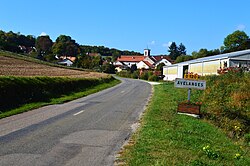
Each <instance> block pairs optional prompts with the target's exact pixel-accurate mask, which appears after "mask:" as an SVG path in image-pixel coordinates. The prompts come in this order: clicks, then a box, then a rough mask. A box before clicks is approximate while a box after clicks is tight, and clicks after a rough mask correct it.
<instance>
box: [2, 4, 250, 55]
mask: <svg viewBox="0 0 250 166" xmlns="http://www.w3.org/2000/svg"><path fill="white" fill-rule="evenodd" d="M0 5H1V9H0V30H3V31H5V32H9V31H13V32H15V33H17V32H20V33H21V34H24V35H34V36H36V37H38V36H40V35H41V34H47V35H49V36H50V38H51V39H52V40H53V41H55V40H56V38H57V37H58V36H59V35H68V36H71V38H73V39H74V40H76V42H77V43H78V44H81V45H92V46H105V47H109V48H116V49H120V50H129V51H137V52H141V53H143V50H144V49H145V48H149V49H151V54H153V55H160V54H169V52H168V46H169V44H170V43H171V42H176V44H177V45H179V44H180V43H183V44H184V45H185V47H186V50H187V53H188V54H191V53H192V52H193V51H199V50H200V49H201V48H206V49H208V50H211V49H217V48H220V47H221V46H222V45H223V41H224V38H225V37H226V36H227V35H229V34H231V33H233V32H234V31H236V30H241V31H244V32H246V33H247V35H248V36H250V19H249V16H250V14H249V6H250V1H249V0H178V1H176V0H1V2H0Z"/></svg>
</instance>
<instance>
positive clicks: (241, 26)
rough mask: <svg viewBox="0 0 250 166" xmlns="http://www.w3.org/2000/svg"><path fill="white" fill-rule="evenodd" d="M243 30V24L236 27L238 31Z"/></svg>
mask: <svg viewBox="0 0 250 166" xmlns="http://www.w3.org/2000/svg"><path fill="white" fill-rule="evenodd" d="M245 28H246V26H245V25H243V24H240V25H238V26H237V30H240V31H243V30H244V29H245Z"/></svg>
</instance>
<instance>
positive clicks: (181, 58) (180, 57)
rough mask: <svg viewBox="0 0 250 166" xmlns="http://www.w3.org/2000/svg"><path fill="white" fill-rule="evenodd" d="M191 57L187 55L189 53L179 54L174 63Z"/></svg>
mask: <svg viewBox="0 0 250 166" xmlns="http://www.w3.org/2000/svg"><path fill="white" fill-rule="evenodd" d="M192 59H193V57H192V56H189V55H181V56H178V57H177V59H176V61H175V62H176V63H180V62H185V61H189V60H192Z"/></svg>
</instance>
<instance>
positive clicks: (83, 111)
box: [74, 110, 85, 116]
mask: <svg viewBox="0 0 250 166" xmlns="http://www.w3.org/2000/svg"><path fill="white" fill-rule="evenodd" d="M84 111H85V110H82V111H79V112H77V113H75V114H74V116H76V115H79V114H81V113H83V112H84Z"/></svg>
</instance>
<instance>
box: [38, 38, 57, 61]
mask: <svg viewBox="0 0 250 166" xmlns="http://www.w3.org/2000/svg"><path fill="white" fill-rule="evenodd" d="M52 45H53V42H52V40H51V39H50V37H49V36H39V37H38V38H37V40H36V49H37V52H38V56H41V57H44V56H45V55H48V54H50V53H51V47H52Z"/></svg>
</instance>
